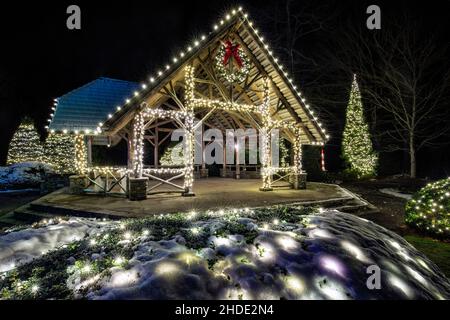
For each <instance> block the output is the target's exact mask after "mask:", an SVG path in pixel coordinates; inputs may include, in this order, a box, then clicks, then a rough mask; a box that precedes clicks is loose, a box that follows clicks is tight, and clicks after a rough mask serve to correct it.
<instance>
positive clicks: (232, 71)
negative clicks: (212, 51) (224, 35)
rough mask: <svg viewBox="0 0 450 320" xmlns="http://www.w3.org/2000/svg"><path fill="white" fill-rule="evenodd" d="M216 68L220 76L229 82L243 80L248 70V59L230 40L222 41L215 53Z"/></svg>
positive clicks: (237, 45)
mask: <svg viewBox="0 0 450 320" xmlns="http://www.w3.org/2000/svg"><path fill="white" fill-rule="evenodd" d="M216 69H217V71H218V73H219V75H220V76H221V77H223V78H224V79H225V80H226V81H227V82H230V83H234V82H237V83H240V82H243V81H244V80H245V78H246V77H247V75H248V73H249V72H250V59H249V58H248V57H247V55H246V54H245V53H244V50H242V49H241V48H240V47H239V44H233V43H232V42H231V40H227V41H225V42H222V45H221V47H220V49H219V52H218V53H217V55H216Z"/></svg>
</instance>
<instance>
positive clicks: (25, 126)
mask: <svg viewBox="0 0 450 320" xmlns="http://www.w3.org/2000/svg"><path fill="white" fill-rule="evenodd" d="M43 156H44V148H43V147H42V143H41V141H40V138H39V134H38V132H37V131H36V129H35V127H34V124H33V121H32V120H31V119H29V118H24V119H23V120H22V123H21V124H20V126H19V128H17V130H16V132H15V133H14V135H13V137H12V139H11V142H10V143H9V148H8V158H7V160H6V163H7V164H8V165H10V164H14V163H20V162H27V161H38V162H41V161H43Z"/></svg>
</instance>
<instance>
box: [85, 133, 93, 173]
mask: <svg viewBox="0 0 450 320" xmlns="http://www.w3.org/2000/svg"><path fill="white" fill-rule="evenodd" d="M86 139H87V143H86V148H87V164H88V166H89V167H91V166H92V139H93V138H92V137H91V136H88V137H86Z"/></svg>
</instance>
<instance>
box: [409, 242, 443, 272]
mask: <svg viewBox="0 0 450 320" xmlns="http://www.w3.org/2000/svg"><path fill="white" fill-rule="evenodd" d="M404 238H405V239H406V241H408V242H409V243H410V244H412V245H413V246H414V247H415V248H416V249H417V250H419V251H420V252H422V253H423V254H425V255H426V256H427V257H428V258H429V259H430V260H431V261H433V262H434V263H435V264H436V265H437V266H438V267H439V268H440V269H441V270H442V272H443V273H444V274H445V275H446V277H447V278H449V279H450V243H446V242H442V241H439V240H434V239H432V238H428V237H421V236H417V235H407V236H405V237H404Z"/></svg>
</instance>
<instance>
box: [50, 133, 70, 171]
mask: <svg viewBox="0 0 450 320" xmlns="http://www.w3.org/2000/svg"><path fill="white" fill-rule="evenodd" d="M44 154H45V162H46V163H48V164H50V165H52V166H53V168H54V169H55V171H56V172H58V173H75V172H76V168H75V139H74V137H73V136H71V135H67V134H57V133H50V134H49V135H48V137H47V139H46V140H45V145H44Z"/></svg>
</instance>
